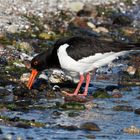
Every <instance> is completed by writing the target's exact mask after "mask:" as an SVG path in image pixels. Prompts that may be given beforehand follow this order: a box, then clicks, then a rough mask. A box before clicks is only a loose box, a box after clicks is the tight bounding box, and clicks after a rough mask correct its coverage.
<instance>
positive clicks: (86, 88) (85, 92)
mask: <svg viewBox="0 0 140 140" xmlns="http://www.w3.org/2000/svg"><path fill="white" fill-rule="evenodd" d="M89 83H90V74H89V73H87V75H86V86H85V91H84V93H83V94H78V95H82V96H87V93H88V87H89Z"/></svg>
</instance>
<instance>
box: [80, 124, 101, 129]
mask: <svg viewBox="0 0 140 140" xmlns="http://www.w3.org/2000/svg"><path fill="white" fill-rule="evenodd" d="M80 129H81V130H89V131H100V130H101V129H100V128H99V126H98V125H97V124H95V123H93V122H85V123H83V124H81V125H80Z"/></svg>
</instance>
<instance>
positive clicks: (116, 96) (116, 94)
mask: <svg viewBox="0 0 140 140" xmlns="http://www.w3.org/2000/svg"><path fill="white" fill-rule="evenodd" d="M122 96H123V95H122V94H121V93H120V90H118V89H114V90H113V91H112V97H113V98H121V97H122Z"/></svg>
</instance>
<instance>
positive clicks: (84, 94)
mask: <svg viewBox="0 0 140 140" xmlns="http://www.w3.org/2000/svg"><path fill="white" fill-rule="evenodd" d="M63 93H64V94H65V95H66V96H71V97H72V96H83V97H85V96H87V93H83V94H82V93H78V94H77V93H68V92H66V91H63Z"/></svg>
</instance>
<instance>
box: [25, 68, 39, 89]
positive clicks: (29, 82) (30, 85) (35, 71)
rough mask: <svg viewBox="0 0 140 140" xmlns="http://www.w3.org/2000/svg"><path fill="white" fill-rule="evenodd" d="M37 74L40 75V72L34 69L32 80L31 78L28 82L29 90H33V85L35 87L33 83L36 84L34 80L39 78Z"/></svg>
mask: <svg viewBox="0 0 140 140" xmlns="http://www.w3.org/2000/svg"><path fill="white" fill-rule="evenodd" d="M37 74H38V71H37V70H35V69H32V73H31V75H30V78H29V81H28V84H27V87H28V88H29V89H31V87H32V85H33V82H34V79H35V77H36V76H37Z"/></svg>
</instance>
